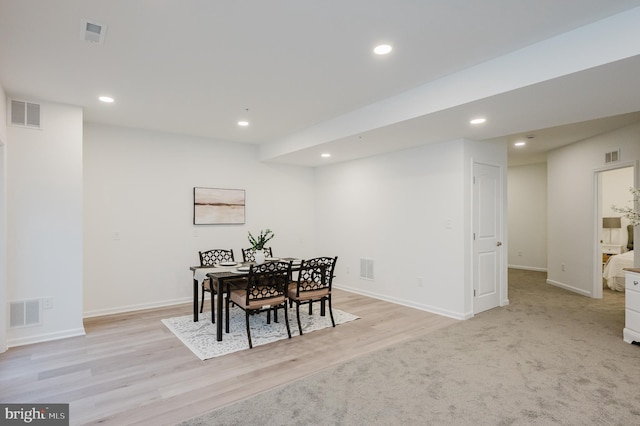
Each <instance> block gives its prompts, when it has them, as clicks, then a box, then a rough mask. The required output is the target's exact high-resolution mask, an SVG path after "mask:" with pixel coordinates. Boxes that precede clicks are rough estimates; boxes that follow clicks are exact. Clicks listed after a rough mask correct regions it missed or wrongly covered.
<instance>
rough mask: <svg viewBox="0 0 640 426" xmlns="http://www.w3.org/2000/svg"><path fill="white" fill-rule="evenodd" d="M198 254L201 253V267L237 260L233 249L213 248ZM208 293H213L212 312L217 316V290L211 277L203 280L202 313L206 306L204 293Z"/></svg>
mask: <svg viewBox="0 0 640 426" xmlns="http://www.w3.org/2000/svg"><path fill="white" fill-rule="evenodd" d="M198 254H199V255H200V267H202V268H206V267H211V266H214V265H216V264H218V263H220V262H234V261H235V260H234V258H233V249H213V250H207V251H201V252H198ZM206 293H211V312H212V315H213V318H215V303H214V302H213V298H214V295H215V294H216V292H215V290H214V289H213V288H212V287H211V282H210V279H209V278H205V279H204V281H202V301H201V302H200V313H202V309H203V308H204V295H205V294H206Z"/></svg>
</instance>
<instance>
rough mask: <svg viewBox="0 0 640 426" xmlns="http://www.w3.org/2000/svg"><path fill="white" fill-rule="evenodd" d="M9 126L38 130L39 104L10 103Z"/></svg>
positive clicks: (14, 101)
mask: <svg viewBox="0 0 640 426" xmlns="http://www.w3.org/2000/svg"><path fill="white" fill-rule="evenodd" d="M11 124H12V125H14V126H21V127H30V128H32V129H39V128H40V104H34V103H32V102H25V101H16V100H12V101H11Z"/></svg>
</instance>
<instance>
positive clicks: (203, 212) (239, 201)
mask: <svg viewBox="0 0 640 426" xmlns="http://www.w3.org/2000/svg"><path fill="white" fill-rule="evenodd" d="M244 223H245V190H244V189H225V188H204V187H194V188H193V224H194V225H236V224H238V225H239V224H244Z"/></svg>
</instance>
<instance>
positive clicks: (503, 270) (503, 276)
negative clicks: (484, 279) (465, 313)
mask: <svg viewBox="0 0 640 426" xmlns="http://www.w3.org/2000/svg"><path fill="white" fill-rule="evenodd" d="M476 164H481V165H485V166H490V167H496V168H497V169H498V175H499V179H500V182H499V196H498V199H499V200H500V206H499V210H500V212H501V218H500V221H499V225H498V229H499V233H500V235H499V238H500V240H501V242H502V246H501V250H500V252H499V255H498V259H499V262H500V264H499V265H498V268H499V280H498V281H499V282H498V292H499V301H498V305H497V306H495V307H500V306H506V305H508V304H509V299H508V297H507V256H506V253H508V244H507V241H508V239H507V226H506V224H507V201H506V179H507V176H506V173H505V170H506V167H505V166H504V165H502V164H498V163H493V162H491V161H481V160H479V159H473V158H472V159H471V193H470V198H471V201H470V203H471V218H470V219H471V223H470V224H471V236H470V238H471V275H472V276H471V312H472V315H475V314H476V313H478V312H476V303H475V302H476V298H475V296H474V295H473V291H475V280H476V277H475V275H474V273H475V266H476V265H475V264H476V258H475V247H474V245H475V242H474V241H473V232H475V229H474V224H475V220H476V214H477V212H476V211H475V209H474V197H475V189H474V184H473V179H474V177H475V170H476V168H475V166H476Z"/></svg>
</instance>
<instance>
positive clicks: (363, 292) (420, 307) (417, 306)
mask: <svg viewBox="0 0 640 426" xmlns="http://www.w3.org/2000/svg"><path fill="white" fill-rule="evenodd" d="M333 288H335V289H338V290H344V291H348V292H350V293H355V294H360V295H363V296H367V297H372V298H374V299H378V300H382V301H384V302H390V303H395V304H397V305H402V306H406V307H408V308H414V309H418V310H421V311H425V312H430V313H432V314H436V315H442V316H444V317H448V318H453V319H457V320H467V319H469V318H473V312H467V313H459V312H452V311H448V310H445V309H440V308H436V307H433V306H430V305H424V304H421V303H415V302H414V301H411V300H405V299H398V298H395V297H388V296H383V295H380V294H378V293H373V292H370V291H366V290H360V289H357V288H353V287H349V286H341V285H334V286H333Z"/></svg>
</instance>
